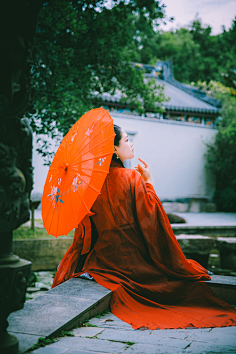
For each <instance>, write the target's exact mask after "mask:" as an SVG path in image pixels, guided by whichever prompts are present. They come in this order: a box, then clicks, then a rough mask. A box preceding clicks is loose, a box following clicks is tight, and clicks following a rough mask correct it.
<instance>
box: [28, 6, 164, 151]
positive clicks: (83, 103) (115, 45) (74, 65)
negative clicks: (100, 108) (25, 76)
mask: <svg viewBox="0 0 236 354" xmlns="http://www.w3.org/2000/svg"><path fill="white" fill-rule="evenodd" d="M105 3H106V2H105V1H103V0H101V1H98V0H90V1H86V2H78V1H67V0H56V1H51V2H49V3H45V4H44V6H43V9H42V12H41V16H40V19H39V24H38V29H37V32H38V33H37V39H36V46H35V47H36V51H35V55H34V65H33V68H32V84H33V86H34V89H35V106H34V108H35V110H33V111H31V112H29V113H28V117H29V118H30V120H31V126H32V127H33V130H34V131H35V132H36V133H37V134H47V135H48V136H50V137H52V138H55V137H57V136H58V135H59V133H62V135H65V134H66V133H67V131H68V130H69V128H70V127H71V126H72V125H73V123H74V122H75V121H77V120H78V118H79V117H80V116H81V115H82V114H83V113H85V112H86V111H88V110H89V109H91V108H92V107H94V106H96V102H94V101H95V98H94V93H97V95H98V96H99V95H101V94H102V93H103V92H109V93H111V94H114V93H115V91H116V90H119V91H120V92H121V93H122V95H123V101H125V102H126V103H127V104H129V105H130V106H131V107H133V108H134V109H138V110H139V112H140V113H142V112H144V111H145V110H147V109H149V110H154V111H155V110H158V109H159V110H160V108H158V107H157V106H156V103H158V102H161V101H162V100H163V98H164V96H163V92H162V89H161V87H160V88H158V87H155V88H154V89H153V83H150V82H148V83H144V82H143V76H142V73H141V72H140V71H137V70H135V69H134V68H132V67H131V66H130V65H129V64H128V63H129V62H130V60H131V54H132V46H131V45H130V43H132V42H133V41H134V40H135V39H134V38H133V32H132V31H131V30H130V28H132V26H133V25H134V22H135V19H136V22H137V23H138V20H139V22H142V23H146V26H152V22H153V21H154V20H155V19H156V18H157V17H162V16H163V13H162V7H161V6H159V2H157V1H155V0H148V1H145V2H143V1H142V0H136V1H135V0H130V1H129V2H127V1H125V0H124V1H118V0H116V1H113V3H114V6H113V7H112V8H111V9H108V8H106V7H105ZM131 17H133V22H130V19H131ZM137 19H138V20H137ZM136 28H138V24H137V26H136ZM129 46H130V49H129ZM158 93H160V95H158ZM39 150H40V152H41V153H42V154H43V156H45V157H47V156H49V149H48V141H47V139H44V141H43V142H42V145H41V148H40V149H39Z"/></svg>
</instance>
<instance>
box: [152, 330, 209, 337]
mask: <svg viewBox="0 0 236 354" xmlns="http://www.w3.org/2000/svg"><path fill="white" fill-rule="evenodd" d="M210 330H211V328H191V329H190V328H189V329H159V330H154V331H152V336H155V337H160V338H177V339H188V338H191V336H193V335H194V334H195V333H196V335H201V333H203V332H209V331H210Z"/></svg>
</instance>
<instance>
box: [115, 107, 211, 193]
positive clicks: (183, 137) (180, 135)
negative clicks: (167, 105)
mask: <svg viewBox="0 0 236 354" xmlns="http://www.w3.org/2000/svg"><path fill="white" fill-rule="evenodd" d="M111 116H112V118H113V119H114V123H115V124H117V125H119V126H121V127H122V128H123V129H124V130H126V131H127V133H129V132H131V133H135V132H136V134H135V135H134V136H133V143H134V148H135V158H134V159H133V160H131V167H132V168H133V167H134V166H136V164H137V163H138V157H140V158H141V159H143V160H145V161H146V162H147V163H148V164H149V165H150V167H151V171H152V175H153V182H154V188H155V190H156V193H157V195H158V196H159V197H160V199H170V200H174V199H176V198H187V197H192V196H212V193H213V190H214V181H213V178H212V176H210V175H209V174H208V173H207V171H206V170H205V157H204V154H205V153H206V150H207V149H206V146H205V144H204V142H209V141H211V140H212V139H214V136H215V134H216V132H217V130H216V129H212V128H209V127H207V126H203V125H200V124H193V123H183V122H174V121H167V120H159V119H149V118H143V117H134V116H131V115H130V116H129V115H121V114H117V113H111Z"/></svg>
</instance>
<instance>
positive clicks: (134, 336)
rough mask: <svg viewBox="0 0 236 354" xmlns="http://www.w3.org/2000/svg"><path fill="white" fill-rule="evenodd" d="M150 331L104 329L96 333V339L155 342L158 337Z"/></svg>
mask: <svg viewBox="0 0 236 354" xmlns="http://www.w3.org/2000/svg"><path fill="white" fill-rule="evenodd" d="M151 333H152V331H125V330H120V329H108V328H107V329H105V330H104V331H102V333H101V334H98V336H97V338H98V339H107V340H114V341H117V342H133V343H150V344H156V343H157V342H158V341H159V340H160V338H158V337H152V336H151Z"/></svg>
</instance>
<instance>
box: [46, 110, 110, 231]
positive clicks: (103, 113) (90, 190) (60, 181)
mask: <svg viewBox="0 0 236 354" xmlns="http://www.w3.org/2000/svg"><path fill="white" fill-rule="evenodd" d="M114 137H115V133H114V127H113V119H112V118H111V116H110V114H109V112H108V111H107V110H105V109H103V108H97V109H92V110H91V111H89V112H87V113H86V114H84V115H83V116H82V117H81V118H80V119H79V120H78V121H77V122H76V123H75V124H74V125H73V127H72V128H71V129H70V131H69V132H68V133H67V134H66V136H65V137H64V139H63V140H62V142H61V144H60V146H59V148H58V150H57V152H56V154H55V156H54V159H53V161H52V164H51V166H50V169H49V171H48V175H47V179H46V182H45V185H44V191H43V197H42V218H43V225H44V227H45V229H46V230H47V232H48V233H49V234H51V235H53V236H55V237H57V236H60V235H67V234H68V232H70V231H71V230H72V229H74V228H75V227H77V226H78V224H79V223H80V221H81V220H82V219H83V218H84V217H85V216H86V215H87V214H88V213H89V212H90V208H91V207H92V205H93V203H94V202H95V200H96V198H97V196H98V194H99V193H100V191H101V188H102V185H103V183H104V181H105V178H106V176H107V174H108V172H109V167H110V163H111V158H112V154H113V146H114Z"/></svg>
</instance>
